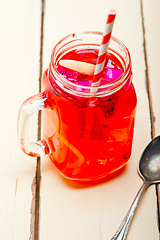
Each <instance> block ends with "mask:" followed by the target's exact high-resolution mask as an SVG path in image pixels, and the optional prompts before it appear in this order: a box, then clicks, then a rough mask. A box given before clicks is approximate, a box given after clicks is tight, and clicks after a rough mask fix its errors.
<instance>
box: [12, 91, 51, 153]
mask: <svg viewBox="0 0 160 240" xmlns="http://www.w3.org/2000/svg"><path fill="white" fill-rule="evenodd" d="M47 101H48V100H47V97H46V95H45V93H44V92H42V93H39V94H36V95H34V96H32V97H30V98H28V99H27V100H26V101H24V102H23V103H22V105H21V107H20V109H19V114H18V124H17V125H18V126H17V127H18V141H19V144H20V147H21V149H22V150H23V152H24V153H26V154H27V155H29V156H32V157H40V156H43V155H47V154H49V153H50V148H49V146H48V144H47V142H46V140H45V139H42V140H39V141H36V142H30V141H29V125H30V124H29V123H30V117H31V116H32V114H33V113H35V112H37V111H39V110H42V109H44V108H46V107H47V106H48V104H47Z"/></svg>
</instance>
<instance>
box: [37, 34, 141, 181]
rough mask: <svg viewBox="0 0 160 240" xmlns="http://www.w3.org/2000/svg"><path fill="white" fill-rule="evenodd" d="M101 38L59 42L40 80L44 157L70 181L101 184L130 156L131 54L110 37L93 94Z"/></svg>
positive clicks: (84, 36) (76, 37)
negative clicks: (47, 150) (46, 150)
mask: <svg viewBox="0 0 160 240" xmlns="http://www.w3.org/2000/svg"><path fill="white" fill-rule="evenodd" d="M101 38H102V33H100V32H84V33H80V34H71V35H68V36H67V37H65V38H64V39H62V40H61V41H60V42H59V43H58V44H57V45H56V46H55V48H54V49H53V52H52V55H51V61H50V66H49V68H48V69H47V70H46V71H45V72H44V74H43V78H42V83H43V90H44V95H45V96H46V98H47V103H46V104H47V107H46V109H45V110H43V132H44V137H45V139H46V142H47V143H48V145H49V148H50V151H51V152H50V155H49V156H50V158H51V160H52V161H53V163H54V165H55V166H56V168H57V169H58V171H59V172H60V173H61V174H62V175H63V176H64V177H66V178H68V179H71V180H77V181H91V180H97V179H101V178H104V177H106V176H108V175H110V174H112V173H114V172H115V171H117V170H119V169H120V168H122V167H123V166H124V165H125V164H126V163H127V161H128V160H129V158H130V156H131V149H132V140H133V131H134V120H135V110H136V104H137V98H136V93H135V89H134V86H133V83H132V69H131V59H130V54H129V51H128V49H127V48H126V47H125V45H124V44H123V43H122V42H121V41H119V40H118V39H117V38H115V37H112V38H111V40H110V45H109V49H108V53H107V58H106V62H105V68H104V71H103V74H102V78H101V82H100V86H98V87H96V90H95V91H94V92H92V91H91V88H93V87H92V86H91V84H92V79H93V69H94V67H95V64H96V60H97V55H98V51H99V45H100V42H101ZM75 61H76V65H74V64H75ZM67 63H69V64H68V65H67ZM83 66H84V69H83ZM75 68H77V69H75ZM89 68H91V70H89V72H88V71H87V70H88V69H89Z"/></svg>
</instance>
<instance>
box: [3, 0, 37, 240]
mask: <svg viewBox="0 0 160 240" xmlns="http://www.w3.org/2000/svg"><path fill="white" fill-rule="evenodd" d="M0 29H1V38H0V53H1V58H0V66H1V72H0V74H1V112H0V115H1V117H0V118H1V124H0V132H1V137H0V146H1V159H0V165H1V167H0V192H1V197H0V213H1V217H0V225H1V230H0V239H8V240H9V239H16V240H18V239H29V238H30V239H33V238H32V233H31V232H32V227H31V226H30V222H31V219H33V217H34V216H33V215H34V213H32V216H31V211H32V212H33V210H34V208H33V205H32V204H33V203H34V201H35V199H34V198H33V197H34V195H35V194H34V187H35V183H34V176H35V169H36V159H35V158H30V157H28V156H26V155H25V154H24V153H23V152H22V151H21V149H20V147H19V145H18V141H17V117H18V109H19V107H20V105H21V103H22V102H23V101H24V100H25V99H26V98H28V97H29V96H31V95H33V94H36V93H37V92H38V77H39V44H40V1H38V2H37V1H35V0H34V1H20V0H16V1H11V0H9V1H1V3H0ZM33 123H34V126H33V127H32V128H31V132H32V133H33V134H31V137H32V135H33V136H34V137H33V140H35V139H36V135H37V133H36V128H37V127H36V125H37V120H36V119H35V120H33ZM32 195H33V196H32ZM31 205H32V206H31ZM30 228H31V229H30Z"/></svg>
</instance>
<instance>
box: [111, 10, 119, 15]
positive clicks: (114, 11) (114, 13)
mask: <svg viewBox="0 0 160 240" xmlns="http://www.w3.org/2000/svg"><path fill="white" fill-rule="evenodd" d="M109 14H112V15H116V14H117V11H116V10H115V9H110V10H109Z"/></svg>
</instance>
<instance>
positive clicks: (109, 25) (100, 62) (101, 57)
mask: <svg viewBox="0 0 160 240" xmlns="http://www.w3.org/2000/svg"><path fill="white" fill-rule="evenodd" d="M115 17H116V11H115V10H113V9H111V10H110V11H109V13H108V17H107V21H106V25H105V29H104V33H103V38H102V42H101V45H100V49H99V53H98V58H97V63H96V66H95V71H94V76H93V81H92V87H97V86H99V84H100V81H101V75H102V71H103V68H104V64H105V61H106V55H107V50H108V45H109V40H110V38H111V33H112V29H113V24H114V20H115ZM96 91H97V88H91V92H96Z"/></svg>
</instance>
